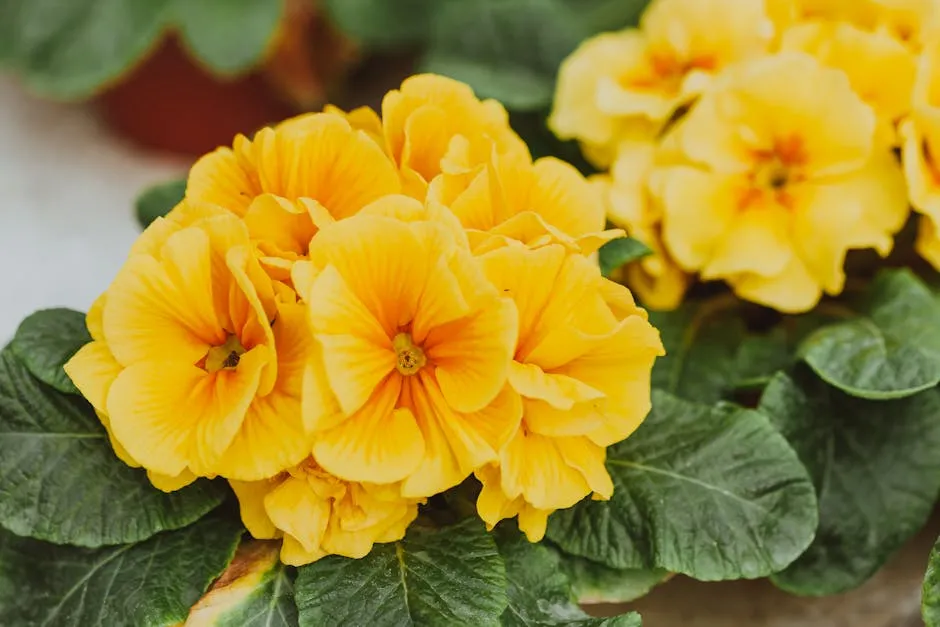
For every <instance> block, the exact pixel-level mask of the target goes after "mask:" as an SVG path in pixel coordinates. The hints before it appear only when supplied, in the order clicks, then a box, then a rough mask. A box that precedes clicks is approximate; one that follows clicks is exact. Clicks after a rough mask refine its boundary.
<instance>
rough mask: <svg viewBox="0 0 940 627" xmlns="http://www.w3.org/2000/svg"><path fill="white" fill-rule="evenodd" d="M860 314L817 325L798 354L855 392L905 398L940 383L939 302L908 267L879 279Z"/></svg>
mask: <svg viewBox="0 0 940 627" xmlns="http://www.w3.org/2000/svg"><path fill="white" fill-rule="evenodd" d="M858 310H859V312H860V316H859V317H858V318H854V319H851V320H846V321H844V322H841V323H839V324H835V325H831V326H827V327H824V328H822V329H819V330H818V331H817V332H815V333H813V334H812V335H810V336H809V337H808V338H806V340H805V341H804V342H803V344H802V345H801V347H800V356H801V357H802V358H803V359H804V360H805V361H806V363H807V364H809V366H810V368H812V369H813V370H815V371H816V373H817V374H818V375H819V376H820V377H821V378H822V379H823V380H824V381H826V382H827V383H829V384H830V385H833V386H835V387H837V388H839V389H840V390H843V391H844V392H846V393H848V394H851V395H852V396H859V397H862V398H872V399H890V398H901V397H904V396H910V395H911V394H916V393H917V392H920V391H922V390H926V389H928V388H932V387H934V386H936V385H937V383H940V325H938V324H937V320H940V303H938V302H937V300H936V299H935V298H934V297H933V294H931V292H930V290H929V289H928V288H927V286H926V285H924V284H923V283H922V282H921V281H920V280H919V279H918V278H917V277H916V276H914V274H913V273H912V272H911V271H910V270H907V269H903V270H887V271H884V272H882V273H881V274H879V275H878V277H876V279H875V280H874V282H873V283H872V285H871V287H870V288H869V290H868V293H867V294H866V295H865V298H864V300H863V301H862V302H860V303H859V305H858Z"/></svg>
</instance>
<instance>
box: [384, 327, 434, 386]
mask: <svg viewBox="0 0 940 627" xmlns="http://www.w3.org/2000/svg"><path fill="white" fill-rule="evenodd" d="M392 348H394V349H395V353H396V354H397V356H398V357H397V359H396V362H395V367H396V368H397V369H398V372H400V373H402V374H403V375H405V376H410V375H413V374H415V373H417V372H418V371H419V370H421V368H423V367H424V366H425V365H426V364H427V363H428V358H427V356H425V354H424V351H423V350H421V347H419V346H417V345H416V344H415V343H414V341H413V340H412V339H411V335H409V334H408V333H399V334H398V335H396V336H395V339H393V340H392Z"/></svg>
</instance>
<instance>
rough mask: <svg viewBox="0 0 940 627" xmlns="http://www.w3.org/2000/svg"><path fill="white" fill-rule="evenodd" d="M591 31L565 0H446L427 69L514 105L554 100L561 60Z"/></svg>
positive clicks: (438, 11) (439, 9) (436, 18)
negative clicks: (556, 75) (556, 76)
mask: <svg viewBox="0 0 940 627" xmlns="http://www.w3.org/2000/svg"><path fill="white" fill-rule="evenodd" d="M586 34H587V33H586V32H585V29H584V24H583V23H582V22H581V21H580V20H579V17H578V14H577V12H576V11H575V10H574V9H573V8H572V7H570V6H568V4H567V3H566V2H564V0H473V1H470V2H468V1H453V0H451V1H444V2H441V3H440V4H438V5H437V6H436V7H435V10H434V13H433V16H432V19H431V35H430V41H429V44H428V52H427V55H426V56H425V59H424V63H423V69H424V70H425V71H429V72H437V73H439V74H444V75H447V76H451V77H453V78H456V79H458V80H462V81H464V82H466V83H469V84H470V85H471V86H472V87H473V88H474V89H475V90H476V92H477V94H478V95H480V96H481V97H488V98H496V99H498V100H501V101H502V102H503V104H505V105H506V106H507V107H509V108H511V109H517V110H534V109H541V108H544V107H546V106H547V105H548V104H550V103H551V101H552V97H553V94H554V89H555V74H556V72H557V70H558V66H559V65H560V64H561V62H562V60H563V59H564V58H565V57H566V56H568V54H569V53H570V52H571V51H572V50H574V48H575V47H576V46H577V45H578V43H579V42H580V41H581V40H582V39H583V38H584V36H585V35H586Z"/></svg>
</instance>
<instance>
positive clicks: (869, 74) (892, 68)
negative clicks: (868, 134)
mask: <svg viewBox="0 0 940 627" xmlns="http://www.w3.org/2000/svg"><path fill="white" fill-rule="evenodd" d="M781 48H782V49H783V50H786V51H795V52H806V53H808V54H811V55H813V56H814V57H816V58H817V59H819V61H820V62H821V63H822V64H823V65H826V66H829V67H833V68H836V69H839V70H842V71H843V72H845V73H846V75H847V76H848V78H849V83H850V84H851V85H852V88H853V89H854V90H855V93H857V94H858V95H859V96H861V97H862V100H864V101H865V102H866V103H868V104H869V105H871V107H872V108H873V109H874V110H875V113H877V114H878V117H879V123H880V124H881V126H882V127H883V128H880V129H879V132H880V133H882V134H883V136H884V138H885V139H886V140H887V141H890V142H892V143H894V142H895V141H896V139H895V132H894V124H895V123H896V122H897V121H898V120H900V119H901V118H902V117H903V116H905V115H907V114H908V112H909V111H910V107H911V92H912V90H913V88H914V74H915V73H916V57H915V56H914V53H913V52H911V51H910V50H909V49H908V48H907V47H906V46H905V45H904V44H903V43H902V42H900V41H899V40H897V39H895V38H894V37H892V36H891V35H890V34H888V33H886V32H884V31H875V32H866V31H864V30H862V29H860V28H858V27H857V26H853V25H852V24H849V23H846V22H821V21H814V22H808V23H805V24H800V25H798V26H795V27H793V28H791V29H790V30H788V31H787V32H786V33H784V35H783V40H782V43H781Z"/></svg>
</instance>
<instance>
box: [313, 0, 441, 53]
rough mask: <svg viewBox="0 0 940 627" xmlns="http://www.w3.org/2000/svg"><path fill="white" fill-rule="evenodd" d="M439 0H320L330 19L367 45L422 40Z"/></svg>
mask: <svg viewBox="0 0 940 627" xmlns="http://www.w3.org/2000/svg"><path fill="white" fill-rule="evenodd" d="M438 2H439V0H395V2H389V1H388V0H320V1H319V4H320V5H321V6H322V7H323V8H324V9H325V10H326V12H327V14H328V15H329V17H330V19H331V20H332V22H333V23H334V24H336V25H337V26H338V27H339V29H340V30H342V31H343V32H344V33H345V34H346V35H347V36H348V37H350V38H352V39H355V40H356V41H357V42H359V43H360V44H362V45H363V46H365V47H367V48H388V47H395V46H402V45H408V44H415V43H420V42H423V41H424V40H425V39H426V38H427V35H428V29H429V25H428V20H429V19H430V16H431V14H432V13H433V12H434V9H435V7H436V5H437V3H438Z"/></svg>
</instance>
